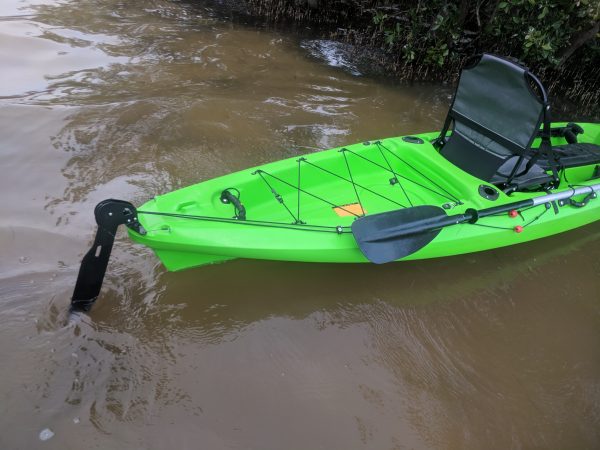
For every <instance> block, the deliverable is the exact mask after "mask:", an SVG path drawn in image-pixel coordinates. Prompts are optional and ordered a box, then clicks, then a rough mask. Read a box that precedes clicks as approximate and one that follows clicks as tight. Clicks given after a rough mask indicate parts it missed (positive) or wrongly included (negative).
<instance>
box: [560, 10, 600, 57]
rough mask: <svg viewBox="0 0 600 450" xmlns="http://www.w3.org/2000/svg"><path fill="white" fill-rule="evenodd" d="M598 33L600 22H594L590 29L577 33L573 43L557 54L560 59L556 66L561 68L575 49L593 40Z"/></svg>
mask: <svg viewBox="0 0 600 450" xmlns="http://www.w3.org/2000/svg"><path fill="white" fill-rule="evenodd" d="M599 31H600V21H596V22H594V25H593V26H592V27H591V28H589V29H587V30H585V31H581V32H580V33H578V34H577V35H576V36H575V38H574V39H573V42H572V43H571V45H569V46H568V47H566V48H564V49H562V50H561V51H560V52H559V53H558V57H559V58H560V62H559V63H558V65H559V66H561V65H562V64H563V63H564V62H565V61H566V60H567V59H569V58H570V57H571V55H572V54H573V53H575V51H577V49H578V48H579V47H581V46H582V45H583V44H585V43H586V42H587V41H589V40H590V39H593V38H595V37H596V35H597V34H598V32H599Z"/></svg>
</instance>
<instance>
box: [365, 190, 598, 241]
mask: <svg viewBox="0 0 600 450" xmlns="http://www.w3.org/2000/svg"><path fill="white" fill-rule="evenodd" d="M598 190H600V183H599V184H594V185H591V186H582V187H578V188H570V189H567V190H565V191H561V192H555V193H552V194H547V195H542V196H540V197H535V198H531V199H527V200H520V201H518V202H512V203H507V204H504V205H499V206H492V207H491V208H485V209H481V210H479V211H477V210H475V209H472V208H471V209H467V210H466V211H465V212H464V213H462V214H455V215H453V216H444V217H440V216H436V217H432V218H430V219H424V220H420V221H418V222H415V223H399V224H398V225H396V226H394V227H392V228H388V229H386V230H380V231H379V232H375V233H372V235H371V236H369V237H368V238H367V239H365V241H367V242H378V241H386V240H390V239H395V238H399V237H402V236H410V235H414V234H419V233H425V232H428V231H432V230H439V229H441V228H444V227H448V226H451V225H457V224H459V223H465V222H473V223H475V222H476V221H477V220H478V219H480V218H481V217H487V216H493V215H496V214H501V213H504V212H508V211H511V210H519V209H522V208H528V207H530V206H538V205H543V204H546V203H552V202H556V201H560V200H564V199H567V198H571V197H574V196H577V195H582V194H591V193H594V192H596V191H598Z"/></svg>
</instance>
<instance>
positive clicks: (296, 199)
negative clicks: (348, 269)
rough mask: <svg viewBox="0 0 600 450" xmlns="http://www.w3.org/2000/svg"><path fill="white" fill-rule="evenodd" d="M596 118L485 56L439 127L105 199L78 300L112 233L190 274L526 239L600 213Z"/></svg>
mask: <svg viewBox="0 0 600 450" xmlns="http://www.w3.org/2000/svg"><path fill="white" fill-rule="evenodd" d="M599 165H600V124H592V123H565V122H560V123H551V122H550V118H549V102H548V99H547V95H546V92H545V90H544V88H543V86H542V85H541V83H540V82H539V80H538V79H537V78H535V77H534V76H533V75H532V74H530V73H529V72H528V71H527V70H526V69H525V68H524V67H522V66H521V65H519V64H517V63H515V62H512V61H509V60H506V59H503V58H499V57H496V56H493V55H485V54H484V55H482V56H479V57H478V58H477V59H476V60H475V61H474V62H472V63H471V64H470V65H468V66H467V67H466V68H465V69H464V70H463V72H462V74H461V78H460V81H459V85H458V89H457V92H456V94H455V96H454V100H453V103H452V105H451V107H450V112H449V114H448V117H447V119H446V122H445V124H444V127H443V130H442V131H441V132H431V133H424V134H416V135H412V136H403V137H393V138H386V139H380V140H373V141H367V142H362V143H357V144H353V145H348V146H346V147H340V148H334V149H331V150H326V151H322V152H317V153H309V154H306V155H304V156H302V157H295V158H290V159H286V160H282V161H277V162H273V163H270V164H266V165H263V166H259V167H254V168H250V169H247V170H242V171H240V172H237V173H233V174H229V175H225V176H222V177H219V178H215V179H212V180H208V181H203V182H201V183H198V184H196V185H193V186H189V187H186V188H183V189H179V190H177V191H174V192H170V193H167V194H164V195H159V196H156V197H154V198H153V199H152V200H150V201H148V202H146V203H145V204H143V205H141V206H139V207H137V208H136V207H134V206H133V205H131V204H129V203H127V202H123V201H119V200H106V201H105V202H102V203H100V204H99V205H98V206H97V207H96V219H97V222H98V224H99V229H98V234H97V236H96V240H95V242H94V246H93V247H92V249H91V250H90V251H89V252H88V254H87V255H86V256H85V258H84V261H83V263H82V267H81V269H80V274H79V278H78V282H77V286H76V288H75V294H74V296H73V308H74V309H88V308H89V307H90V306H91V303H92V302H93V301H94V300H95V298H96V297H97V296H98V294H99V291H100V286H101V284H102V278H103V276H104V272H105V270H106V265H107V263H108V258H109V256H110V249H111V247H112V243H113V239H114V232H115V231H116V227H118V225H120V224H125V225H127V227H128V232H129V236H130V237H131V239H133V240H134V241H136V242H138V243H140V244H143V245H146V246H148V247H150V248H152V249H153V250H154V252H155V253H156V255H157V256H158V258H160V260H161V261H162V263H163V264H164V265H165V267H166V268H167V269H168V270H171V271H177V270H183V269H187V268H191V267H196V266H202V265H205V264H212V263H218V262H222V261H227V260H231V259H235V258H254V259H270V260H281V261H305V262H329V263H365V262H369V261H372V262H375V263H384V262H388V261H395V260H409V259H423V258H437V257H443V256H449V255H456V254H461V253H467V252H476V251H481V250H487V249H493V248H497V247H503V246H508V245H513V244H518V243H521V242H527V241H530V240H533V239H538V238H542V237H546V236H550V235H554V234H557V233H561V232H564V231H568V230H571V229H573V228H576V227H580V226H582V225H585V224H588V223H590V222H593V221H595V220H598V219H599V218H600V201H598V200H597V199H596V191H597V190H600V169H599V167H600V166H599Z"/></svg>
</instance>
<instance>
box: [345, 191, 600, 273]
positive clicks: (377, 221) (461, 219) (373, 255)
mask: <svg viewBox="0 0 600 450" xmlns="http://www.w3.org/2000/svg"><path fill="white" fill-rule="evenodd" d="M598 190H600V184H594V185H592V186H583V187H579V188H576V189H575V188H570V189H567V190H564V191H561V192H555V193H552V194H548V195H541V196H539V197H535V198H532V199H527V200H521V201H518V202H513V203H507V204H504V205H500V206H493V207H491V208H486V209H481V210H479V211H478V210H476V209H473V208H470V209H467V210H466V211H465V212H464V213H462V214H455V215H452V216H449V215H448V214H447V213H446V211H445V210H444V209H442V208H440V207H438V206H431V205H424V206H413V207H412V208H405V209H399V210H396V211H388V212H384V213H380V214H373V215H370V216H364V217H360V218H358V219H356V220H355V221H354V223H353V224H352V234H353V235H354V238H355V239H356V242H357V243H358V246H359V248H360V250H361V251H362V253H363V254H364V255H365V256H366V257H367V259H369V261H371V262H374V263H375V264H383V263H386V262H390V261H395V260H397V259H401V258H404V257H405V256H408V255H411V254H413V253H415V252H416V251H418V250H420V249H422V248H423V247H425V246H426V245H427V244H429V243H430V242H431V241H433V240H434V239H435V237H436V236H437V235H438V234H439V233H440V231H441V230H442V228H444V227H448V226H452V225H457V224H459V223H465V222H470V223H475V222H477V220H479V219H480V218H481V217H486V216H492V215H494V214H499V213H503V212H508V211H511V210H519V209H522V208H527V207H530V206H538V205H543V204H545V203H551V202H555V201H560V200H565V199H568V198H571V197H574V196H577V195H582V194H588V195H587V196H586V198H585V199H584V200H583V201H581V202H572V203H573V204H574V205H575V206H585V204H587V202H588V201H589V200H590V199H591V198H594V197H595V196H596V194H595V192H596V191H598Z"/></svg>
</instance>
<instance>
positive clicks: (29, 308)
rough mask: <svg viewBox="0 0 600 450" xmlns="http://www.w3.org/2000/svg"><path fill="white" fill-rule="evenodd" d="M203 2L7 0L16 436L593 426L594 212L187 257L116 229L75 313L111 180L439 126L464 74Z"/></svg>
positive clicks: (101, 438)
mask: <svg viewBox="0 0 600 450" xmlns="http://www.w3.org/2000/svg"><path fill="white" fill-rule="evenodd" d="M207 5H208V4H207ZM207 5H205V4H203V3H202V2H195V3H194V4H188V3H182V2H177V1H159V0H152V1H132V2H119V1H116V0H102V1H94V2H92V1H86V0H84V1H71V0H64V1H46V2H43V4H41V2H40V1H37V2H30V3H22V2H17V1H16V0H15V1H12V0H11V1H7V2H3V3H2V5H0V15H2V17H1V18H0V56H1V57H2V60H3V61H4V62H5V64H4V65H3V70H2V71H0V151H1V152H2V160H3V163H2V166H1V169H0V170H1V176H0V199H1V200H2V204H3V206H4V208H5V210H6V211H5V213H4V214H3V215H2V216H0V248H2V253H1V255H0V281H1V283H0V311H1V314H0V330H1V331H0V333H1V334H0V337H1V339H0V355H2V357H3V364H2V366H0V367H1V369H0V380H1V381H0V395H1V398H2V405H3V414H2V418H3V420H2V421H1V422H0V447H1V448H37V447H38V446H41V445H44V446H45V447H47V448H66V447H73V446H74V445H75V446H78V447H88V446H91V445H94V446H96V447H99V448H115V449H117V448H119V449H121V448H128V447H135V448H157V449H158V448H165V447H167V446H171V447H173V446H175V447H177V448H198V447H199V446H201V447H203V448H211V449H220V448H260V449H281V448H290V449H294V448H298V449H306V448H311V449H312V448H327V449H330V448H344V449H351V448H377V449H380V448H465V447H467V448H482V447H489V446H492V447H498V448H506V447H534V446H540V447H556V448H581V447H585V448H590V447H595V446H598V445H599V442H600V435H599V432H598V430H599V429H600V415H599V411H600V384H599V382H598V379H599V375H600V359H599V358H598V351H597V345H598V342H600V339H599V338H600V304H599V303H598V298H599V295H598V294H599V287H600V284H599V283H598V281H597V277H596V275H597V273H598V271H599V269H600V263H599V262H598V261H597V258H596V257H595V255H597V254H598V251H599V250H600V240H599V234H598V227H597V226H596V225H592V226H589V227H587V228H584V229H582V230H578V231H575V232H572V233H568V234H566V235H564V236H557V237H554V238H551V239H547V240H545V241H541V242H534V243H530V244H526V245H524V246H521V247H516V248H511V249H501V250H498V251H493V252H487V253H482V254H476V255H465V256H460V257H454V258H448V259H445V260H435V261H421V262H415V263H403V264H392V265H387V266H377V267H376V266H369V265H318V264H315V265H311V264H298V263H279V262H264V261H263V262H261V261H233V262H230V263H226V264H222V265H217V266H211V267H206V268H201V269H198V270H190V271H187V272H182V273H167V272H165V270H164V268H162V266H160V265H159V263H158V262H157V260H156V258H155V257H154V256H153V255H152V253H151V252H150V251H149V250H147V249H145V248H143V247H139V246H135V245H133V244H132V243H130V242H129V241H127V240H126V239H124V238H123V235H121V234H120V235H119V238H118V242H117V245H116V247H115V251H114V253H113V259H112V260H111V264H110V267H109V273H108V275H107V280H106V282H105V289H104V291H103V294H102V298H101V299H100V300H99V301H98V303H97V305H96V307H95V309H94V310H93V311H92V313H91V314H90V315H89V316H86V315H82V316H75V317H69V316H68V315H67V313H66V308H67V305H68V302H69V297H70V294H71V290H72V287H73V283H74V280H75V276H76V273H77V269H78V262H79V258H80V257H81V254H82V253H83V251H84V250H85V249H86V246H87V245H88V244H89V241H90V239H91V237H92V232H93V217H92V211H93V207H94V205H95V204H96V203H97V202H98V201H100V200H102V199H104V198H109V197H116V198H124V199H127V200H131V201H133V202H134V203H137V204H139V203H141V202H143V201H145V200H147V199H148V198H151V197H152V196H154V195H156V194H159V193H163V192H167V191H169V190H172V189H175V188H178V187H181V186H186V185H189V184H191V183H195V182H198V181H201V180H205V179H208V178H211V177H214V176H218V175H221V174H224V173H227V172H231V171H234V170H238V169H242V168H245V167H248V166H253V165H257V164H260V163H263V162H267V161H272V160H275V159H279V158H283V157H288V156H293V155H297V154H300V153H305V152H310V151H316V150H318V149H322V148H327V147H333V146H337V145H341V144H344V143H351V142H357V141H362V140H367V139H373V138H377V137H384V136H390V135H399V134H405V133H411V132H418V131H426V130H431V129H435V128H438V127H439V125H440V122H441V120H442V118H443V116H444V113H445V109H446V107H447V104H448V100H449V95H450V90H449V88H447V87H440V86H426V85H421V86H418V85H417V86H392V85H390V84H385V83H383V82H381V81H374V80H372V79H369V78H367V77H364V76H359V75H358V72H357V71H356V69H355V67H354V66H353V65H352V63H351V62H348V61H347V60H344V59H343V58H344V53H343V52H340V51H338V50H339V49H337V48H336V47H334V46H333V45H332V44H331V43H330V42H328V41H311V40H304V41H303V40H300V39H299V38H296V37H294V36H289V35H286V34H283V33H278V32H271V31H267V30H263V29H256V28H251V27H248V26H244V25H243V24H239V23H238V24H233V23H231V22H228V21H226V20H224V19H222V17H223V15H222V14H221V11H220V10H218V9H213V7H212V6H207ZM211 5H212V3H211ZM315 57H316V58H315ZM46 428H49V429H50V430H52V432H53V433H54V436H53V437H52V438H50V439H49V440H48V441H46V442H44V443H43V444H42V443H41V442H40V440H39V439H40V438H39V435H40V432H41V431H42V430H44V429H46Z"/></svg>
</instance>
